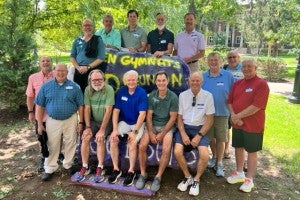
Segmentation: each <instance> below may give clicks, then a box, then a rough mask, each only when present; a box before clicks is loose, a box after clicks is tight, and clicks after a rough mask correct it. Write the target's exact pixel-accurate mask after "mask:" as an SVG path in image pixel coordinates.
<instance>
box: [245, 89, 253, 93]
mask: <svg viewBox="0 0 300 200" xmlns="http://www.w3.org/2000/svg"><path fill="white" fill-rule="evenodd" d="M245 91H246V92H252V91H253V89H252V88H247V89H246V90H245Z"/></svg>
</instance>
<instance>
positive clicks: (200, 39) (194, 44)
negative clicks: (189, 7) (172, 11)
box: [174, 30, 205, 58]
mask: <svg viewBox="0 0 300 200" xmlns="http://www.w3.org/2000/svg"><path fill="white" fill-rule="evenodd" d="M174 49H176V50H177V55H178V56H179V57H181V58H185V57H191V56H194V55H196V54H197V53H198V51H199V50H205V40H204V36H203V35H202V34H201V33H199V32H197V31H195V30H193V31H192V32H191V33H188V32H186V31H182V32H180V33H178V35H177V36H176V38H175V43H174Z"/></svg>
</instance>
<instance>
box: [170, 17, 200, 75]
mask: <svg viewBox="0 0 300 200" xmlns="http://www.w3.org/2000/svg"><path fill="white" fill-rule="evenodd" d="M195 23H196V16H195V14H194V13H187V14H185V15H184V24H185V30H184V31H182V32H180V33H179V34H178V35H177V36H176V38H175V44H174V52H173V55H175V56H176V55H177V56H179V57H180V58H181V59H182V60H183V61H184V62H186V63H187V64H188V66H189V68H190V72H191V73H193V72H196V71H198V70H199V59H200V58H202V57H203V56H204V54H205V41H204V37H203V35H202V34H201V33H199V32H197V31H196V30H195Z"/></svg>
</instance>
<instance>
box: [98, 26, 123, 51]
mask: <svg viewBox="0 0 300 200" xmlns="http://www.w3.org/2000/svg"><path fill="white" fill-rule="evenodd" d="M95 35H98V36H101V38H102V40H103V42H104V44H109V45H112V46H115V47H117V48H118V49H119V48H121V34H120V32H119V31H117V30H116V29H111V30H110V32H109V33H105V28H102V29H100V30H97V31H96V32H95Z"/></svg>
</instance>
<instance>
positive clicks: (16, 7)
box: [0, 0, 35, 108]
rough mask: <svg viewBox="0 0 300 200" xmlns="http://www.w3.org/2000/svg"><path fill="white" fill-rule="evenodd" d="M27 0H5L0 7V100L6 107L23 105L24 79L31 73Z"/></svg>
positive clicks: (31, 5)
mask: <svg viewBox="0 0 300 200" xmlns="http://www.w3.org/2000/svg"><path fill="white" fill-rule="evenodd" d="M33 7H34V5H33V4H32V3H31V1H28V0H7V1H5V2H4V3H3V4H2V5H1V9H0V10H1V14H3V15H1V16H3V18H1V27H0V44H1V49H0V51H1V55H0V88H1V91H0V101H1V102H2V103H5V104H6V105H8V106H10V107H15V108H16V107H18V106H19V105H24V103H25V95H24V94H25V88H26V85H27V79H28V76H29V75H30V74H31V73H32V72H33V71H34V69H33V68H31V65H32V52H33V49H34V47H35V41H34V38H33V34H32V33H31V32H30V27H29V23H31V21H32V18H31V17H32V16H28V17H26V16H27V15H28V13H31V10H32V9H31V8H33Z"/></svg>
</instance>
